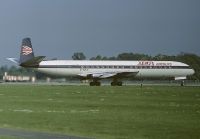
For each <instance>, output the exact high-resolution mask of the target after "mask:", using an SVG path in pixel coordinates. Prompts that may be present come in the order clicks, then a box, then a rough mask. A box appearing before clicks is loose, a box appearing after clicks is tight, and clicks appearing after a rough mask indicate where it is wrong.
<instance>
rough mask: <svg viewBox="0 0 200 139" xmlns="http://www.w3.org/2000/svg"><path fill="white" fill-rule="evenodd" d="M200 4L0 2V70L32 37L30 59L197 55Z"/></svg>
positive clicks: (179, 0) (180, 0) (189, 0)
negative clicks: (81, 55)
mask: <svg viewBox="0 0 200 139" xmlns="http://www.w3.org/2000/svg"><path fill="white" fill-rule="evenodd" d="M199 7H200V1H199V0H0V62H1V63H0V65H4V64H8V63H9V62H7V61H6V60H5V58H6V57H19V50H20V45H21V40H22V38H24V37H31V39H32V44H33V47H34V51H35V55H45V56H47V57H48V58H55V57H57V58H60V59H71V56H72V55H73V53H74V52H78V51H80V52H84V53H85V55H86V56H87V57H88V58H90V57H92V56H96V55H98V54H100V55H103V56H116V55H117V54H119V53H122V52H133V53H145V54H150V55H155V54H159V53H161V54H169V55H173V54H179V53H181V52H189V53H195V54H198V55H200V8H199Z"/></svg>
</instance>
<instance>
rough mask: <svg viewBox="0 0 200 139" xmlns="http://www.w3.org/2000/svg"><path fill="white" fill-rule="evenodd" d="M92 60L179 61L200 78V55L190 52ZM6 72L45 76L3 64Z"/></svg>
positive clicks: (0, 72) (76, 56) (1, 70)
mask: <svg viewBox="0 0 200 139" xmlns="http://www.w3.org/2000/svg"><path fill="white" fill-rule="evenodd" d="M72 59H74V60H85V59H86V56H85V55H84V53H82V52H77V53H74V54H73V56H72ZM90 60H160V61H179V62H183V63H186V64H188V65H190V67H191V68H193V69H194V70H195V74H194V75H192V76H190V77H189V79H192V80H200V56H198V55H195V54H189V53H181V54H179V55H175V56H174V55H173V56H169V55H162V54H158V55H156V56H150V55H146V54H138V53H121V54H119V55H118V56H112V57H106V56H101V55H97V56H96V57H92V58H90ZM5 72H8V73H9V74H12V75H31V76H33V75H34V76H36V77H37V78H45V77H46V76H45V75H44V74H41V73H38V72H35V71H33V70H31V69H25V68H21V67H15V66H11V67H9V68H8V67H7V66H2V67H1V68H0V77H2V76H3V75H4V73H5Z"/></svg>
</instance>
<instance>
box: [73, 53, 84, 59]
mask: <svg viewBox="0 0 200 139" xmlns="http://www.w3.org/2000/svg"><path fill="white" fill-rule="evenodd" d="M72 59H73V60H85V59H86V57H85V55H84V54H83V53H82V52H76V53H74V55H73V56H72Z"/></svg>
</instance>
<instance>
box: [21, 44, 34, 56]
mask: <svg viewBox="0 0 200 139" xmlns="http://www.w3.org/2000/svg"><path fill="white" fill-rule="evenodd" d="M32 52H33V50H32V48H31V47H28V46H22V55H29V54H31V53H32Z"/></svg>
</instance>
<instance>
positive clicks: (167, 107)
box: [0, 85, 200, 139]
mask: <svg viewBox="0 0 200 139" xmlns="http://www.w3.org/2000/svg"><path fill="white" fill-rule="evenodd" d="M0 127H5V128H14V129H15V128H16V129H25V130H31V131H45V132H53V133H62V134H67V135H76V136H84V137H91V138H96V139H163V138H165V139H177V138H181V139H199V138H200V87H179V86H172V87H170V86H144V87H143V88H140V87H139V86H123V87H110V86H102V87H89V86H47V85H1V86H0ZM5 138H6V139H7V137H5ZM8 138H9V137H8Z"/></svg>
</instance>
